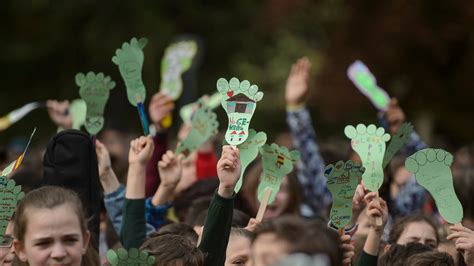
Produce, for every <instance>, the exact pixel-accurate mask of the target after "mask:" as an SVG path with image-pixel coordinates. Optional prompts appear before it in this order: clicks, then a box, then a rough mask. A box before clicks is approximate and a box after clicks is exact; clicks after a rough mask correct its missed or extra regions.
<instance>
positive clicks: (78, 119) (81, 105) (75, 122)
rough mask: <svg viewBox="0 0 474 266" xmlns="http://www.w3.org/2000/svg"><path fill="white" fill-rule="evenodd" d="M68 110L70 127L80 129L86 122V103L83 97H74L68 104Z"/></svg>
mask: <svg viewBox="0 0 474 266" xmlns="http://www.w3.org/2000/svg"><path fill="white" fill-rule="evenodd" d="M69 112H70V113H71V117H72V128H73V129H77V130H79V129H81V126H82V125H84V124H85V122H86V112H87V105H86V102H85V101H84V100H83V99H75V100H74V101H72V102H71V105H70V106H69Z"/></svg>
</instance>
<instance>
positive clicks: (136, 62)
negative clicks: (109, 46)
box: [112, 38, 148, 106]
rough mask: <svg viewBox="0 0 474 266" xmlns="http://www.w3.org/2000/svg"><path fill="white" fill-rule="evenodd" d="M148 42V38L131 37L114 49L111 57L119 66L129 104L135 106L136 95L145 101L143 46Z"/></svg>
mask: <svg viewBox="0 0 474 266" xmlns="http://www.w3.org/2000/svg"><path fill="white" fill-rule="evenodd" d="M147 43H148V39H146V38H141V39H140V40H138V41H137V38H132V40H131V41H130V43H128V42H124V43H123V44H122V48H121V49H120V48H119V49H117V50H116V51H115V56H114V57H112V62H114V63H115V64H116V65H118V67H119V71H120V75H121V76H122V78H123V81H124V82H125V86H126V87H127V97H128V101H129V102H130V104H131V105H133V106H137V96H138V97H139V98H140V100H141V102H142V103H144V102H145V98H146V91H145V85H144V84H143V80H142V68H143V61H144V60H145V58H144V55H143V48H145V46H146V44H147Z"/></svg>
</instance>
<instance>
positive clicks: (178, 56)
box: [160, 41, 197, 100]
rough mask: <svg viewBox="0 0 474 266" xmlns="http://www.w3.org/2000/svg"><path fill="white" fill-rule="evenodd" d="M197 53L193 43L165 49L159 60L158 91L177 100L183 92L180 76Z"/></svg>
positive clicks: (188, 42)
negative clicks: (159, 80)
mask: <svg viewBox="0 0 474 266" xmlns="http://www.w3.org/2000/svg"><path fill="white" fill-rule="evenodd" d="M196 53H197V44H196V42H195V41H181V42H177V43H173V44H171V45H170V46H168V48H166V51H165V55H164V56H163V59H162V60H161V83H160V91H161V92H162V93H163V94H165V95H168V96H169V97H170V98H171V99H173V100H177V99H178V98H179V97H180V96H181V93H182V92H183V81H182V80H181V75H182V74H183V73H184V72H186V71H187V70H188V69H189V68H190V67H191V65H192V62H193V59H194V56H195V55H196Z"/></svg>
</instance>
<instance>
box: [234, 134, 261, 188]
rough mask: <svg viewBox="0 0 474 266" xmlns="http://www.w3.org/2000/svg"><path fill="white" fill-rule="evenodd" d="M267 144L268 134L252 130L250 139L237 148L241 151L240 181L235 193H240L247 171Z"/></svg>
mask: <svg viewBox="0 0 474 266" xmlns="http://www.w3.org/2000/svg"><path fill="white" fill-rule="evenodd" d="M265 142H267V134H265V132H258V133H257V132H256V131H255V130H254V129H250V131H249V137H248V138H247V139H246V140H245V141H244V143H242V144H240V145H239V146H237V147H238V148H239V151H240V167H241V170H240V179H239V181H238V182H237V184H236V185H235V188H234V191H235V193H238V192H239V191H240V188H241V187H242V182H243V179H244V174H245V170H246V169H247V167H248V166H249V165H250V163H252V162H253V161H254V160H255V158H257V155H258V150H259V148H260V147H261V146H263V144H265Z"/></svg>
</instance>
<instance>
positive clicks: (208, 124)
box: [175, 103, 219, 156]
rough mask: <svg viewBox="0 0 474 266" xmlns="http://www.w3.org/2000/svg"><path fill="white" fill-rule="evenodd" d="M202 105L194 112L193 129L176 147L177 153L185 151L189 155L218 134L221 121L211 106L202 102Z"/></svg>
mask: <svg viewBox="0 0 474 266" xmlns="http://www.w3.org/2000/svg"><path fill="white" fill-rule="evenodd" d="M200 105H201V108H199V109H197V110H196V112H195V113H194V116H193V120H192V122H191V124H192V128H191V131H190V132H189V134H188V136H186V138H185V139H184V140H183V141H182V142H180V143H179V144H178V147H176V151H175V153H176V154H180V153H183V154H184V155H185V156H188V155H189V154H190V153H192V152H193V151H195V150H196V149H197V148H198V147H199V146H200V145H201V144H203V143H204V142H206V141H207V140H208V139H209V138H210V137H211V136H214V135H215V134H217V131H218V127H219V122H218V121H217V115H216V113H214V112H213V111H212V110H211V109H210V108H209V107H207V106H204V105H202V103H200Z"/></svg>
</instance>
